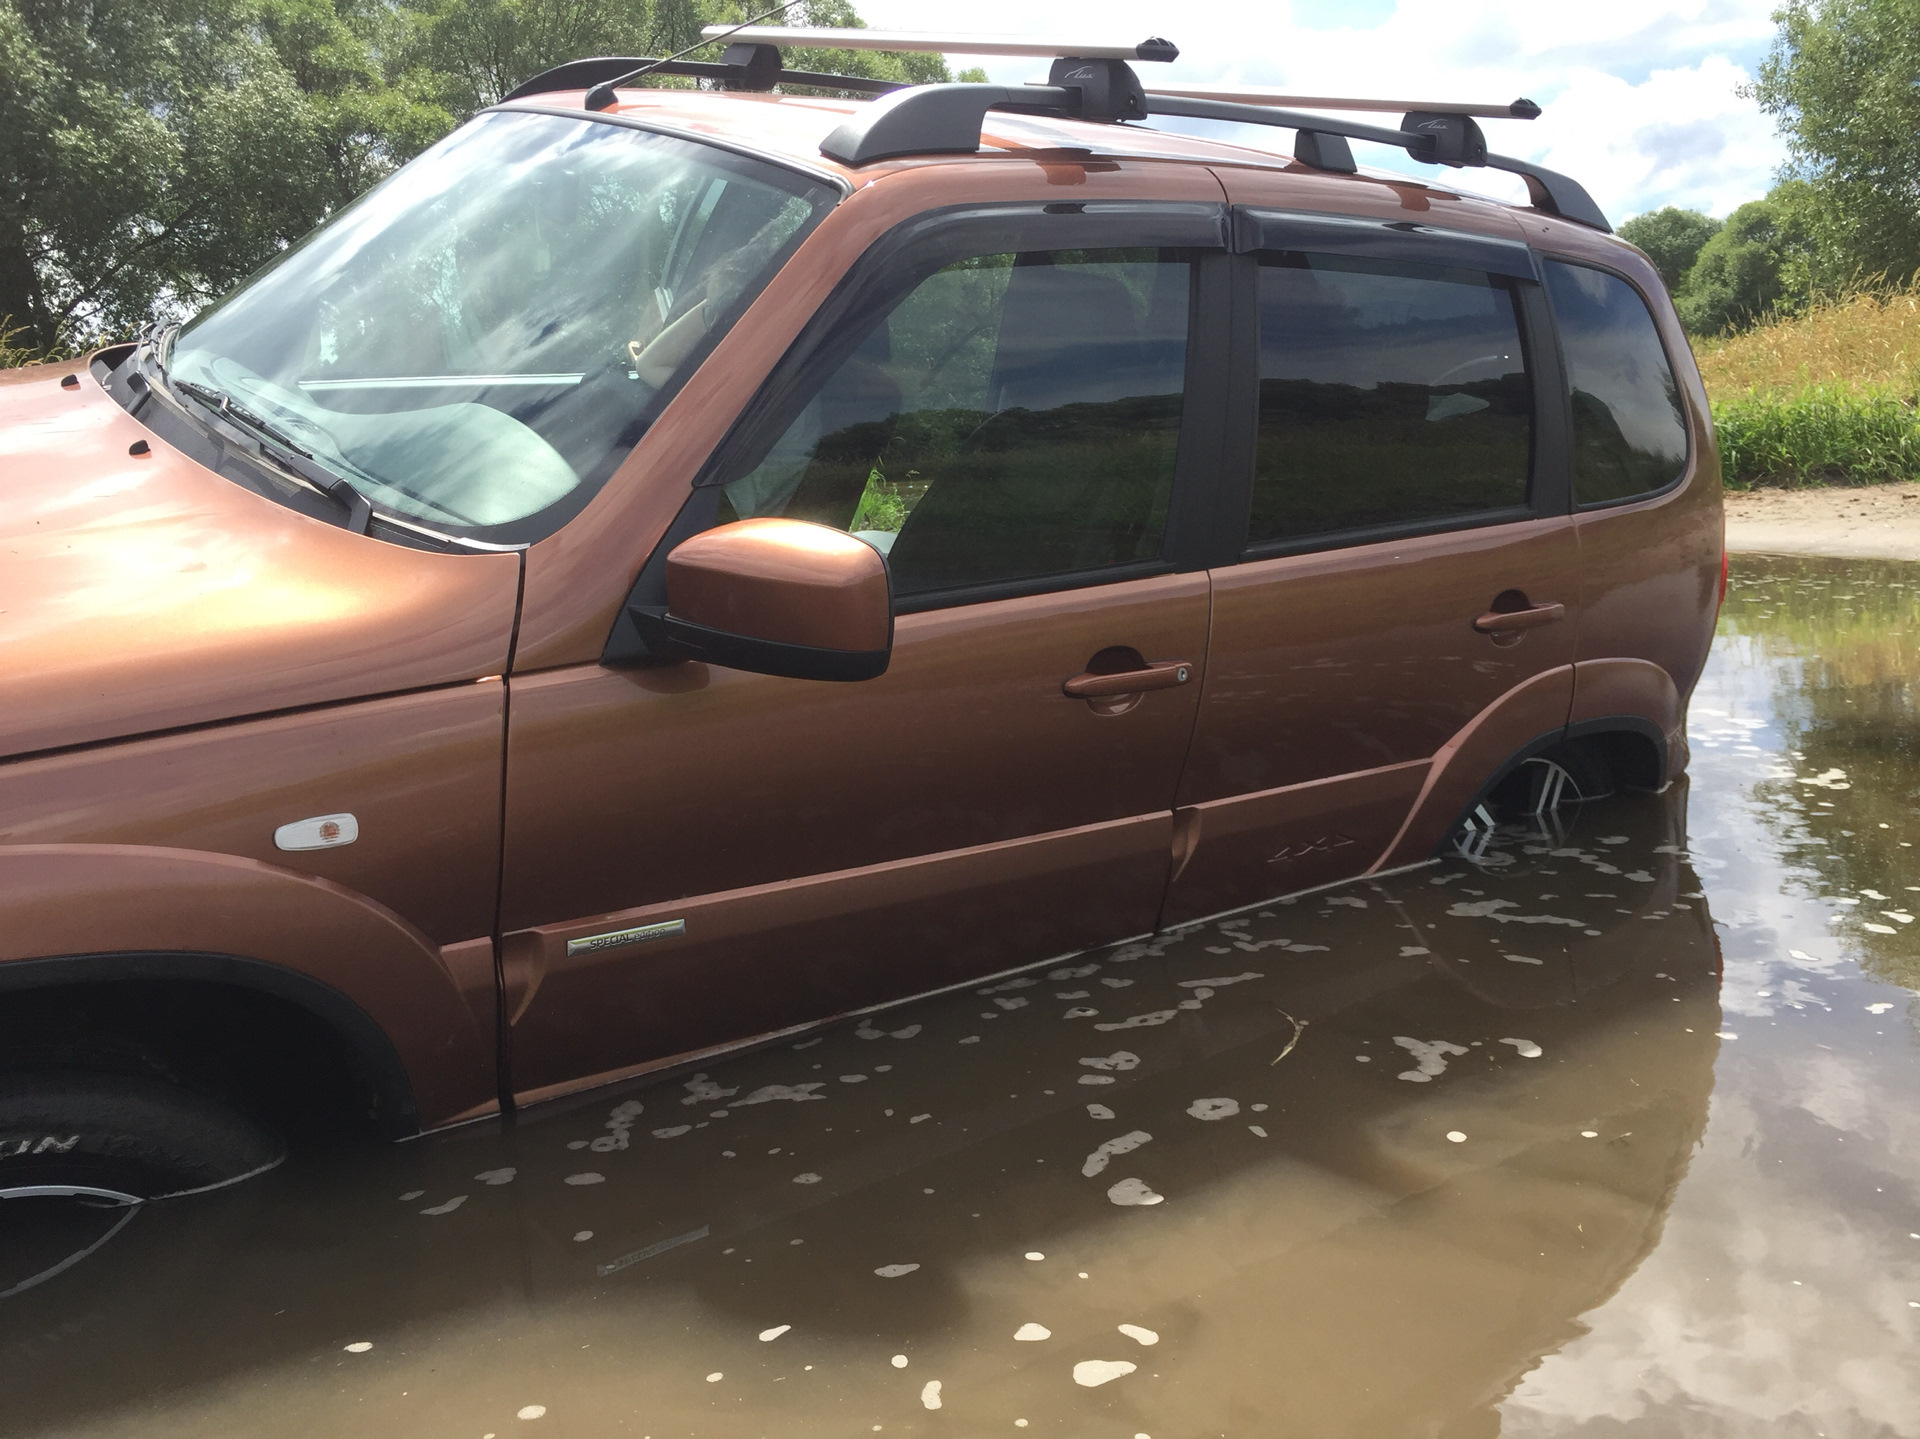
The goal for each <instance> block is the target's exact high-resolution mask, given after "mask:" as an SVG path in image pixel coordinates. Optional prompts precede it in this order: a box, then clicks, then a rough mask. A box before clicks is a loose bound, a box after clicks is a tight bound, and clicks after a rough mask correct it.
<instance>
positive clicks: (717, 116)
mask: <svg viewBox="0 0 1920 1439" xmlns="http://www.w3.org/2000/svg"><path fill="white" fill-rule="evenodd" d="M586 95H587V92H586V91H585V90H563V91H555V92H552V93H548V94H541V95H537V96H531V97H529V98H528V99H526V100H522V101H514V102H509V103H508V104H506V105H504V106H503V107H501V108H505V109H514V110H519V109H540V110H549V111H550V110H555V109H565V110H572V109H579V110H581V111H582V112H583V113H586V114H599V115H607V116H614V117H620V118H625V119H629V120H634V121H637V122H639V123H642V124H651V125H659V126H661V127H662V128H666V129H672V130H679V131H682V132H685V133H687V134H690V135H695V136H698V137H701V138H704V139H709V140H712V141H715V142H717V143H720V144H723V145H726V146H728V147H730V148H736V149H740V150H746V151H750V152H753V153H756V154H759V155H763V156H765V157H767V158H768V159H772V160H777V161H780V162H783V163H785V164H787V165H790V166H794V167H796V168H799V169H803V170H807V171H811V172H813V173H815V174H822V175H826V176H830V177H832V178H834V179H836V180H838V181H840V182H841V183H843V184H845V185H846V186H847V187H849V188H857V187H858V186H860V185H862V184H865V183H867V182H868V181H870V180H873V179H875V178H877V177H878V176H879V175H882V174H886V173H889V172H892V171H895V170H902V169H908V168H913V167H918V166H925V165H942V164H944V165H954V164H961V165H966V164H974V165H977V164H982V163H988V164H991V163H995V162H998V161H1001V160H1004V159H1007V158H1009V157H1018V156H1036V155H1044V156H1047V157H1048V158H1056V157H1057V158H1065V156H1062V155H1061V154H1060V152H1063V151H1065V152H1071V153H1072V154H1074V155H1075V156H1076V157H1077V156H1079V155H1085V156H1087V157H1089V158H1094V159H1107V160H1160V161H1171V162H1176V163H1178V162H1185V163H1189V164H1200V165H1231V166H1239V167H1250V168H1260V169H1272V170H1285V169H1298V168H1301V167H1300V166H1299V164H1298V162H1297V161H1295V160H1294V159H1293V158H1292V157H1291V156H1289V155H1283V154H1279V153H1276V152H1275V151H1271V150H1261V149H1256V148H1254V147H1252V146H1247V145H1236V144H1232V143H1230V142H1228V141H1224V140H1217V139H1212V138H1210V137H1206V136H1197V135H1183V134H1180V133H1177V132H1174V131H1170V130H1156V129H1151V128H1149V127H1147V126H1144V125H1140V124H1128V123H1113V124H1102V123H1094V122H1091V121H1084V120H1069V119H1061V118H1055V117H1051V116H1042V115H1022V114H1015V113H1011V112H1007V111H991V112H989V113H988V114H987V116H986V119H985V122H984V123H983V125H982V127H981V132H980V146H981V148H980V150H979V151H978V153H976V154H971V155H952V154H945V155H925V156H914V157H910V158H902V159H895V160H885V161H880V162H877V163H874V164H869V165H863V166H861V167H860V168H858V169H853V168H850V167H848V166H845V165H842V164H840V163H839V162H837V161H834V160H830V159H828V158H827V157H826V156H824V155H822V154H821V153H820V143H821V141H823V140H824V139H826V137H827V136H828V135H829V134H830V133H832V131H833V130H834V129H835V128H836V127H837V126H839V125H840V124H841V123H842V122H843V121H845V120H846V119H848V118H849V117H851V116H853V115H855V114H857V113H858V112H859V111H860V109H861V108H862V107H863V105H864V104H865V103H866V102H863V101H858V100H842V99H832V98H826V97H815V96H808V95H777V94H766V93H753V92H741V91H734V92H714V91H702V90H681V89H631V90H620V91H618V92H617V100H616V102H615V104H614V105H613V106H612V107H611V108H609V109H607V110H604V111H597V112H596V111H588V110H587V109H586ZM1311 173H1314V174H1321V173H1323V172H1320V171H1312V172H1311ZM1345 178H1350V179H1352V180H1355V181H1359V182H1363V183H1368V184H1377V183H1378V182H1380V181H1381V180H1386V181H1389V182H1390V183H1393V184H1395V185H1404V186H1408V187H1412V188H1416V189H1425V190H1429V191H1431V192H1433V193H1434V194H1436V195H1445V196H1448V197H1458V198H1462V199H1466V200H1469V201H1475V200H1477V201H1480V202H1482V203H1485V204H1487V205H1488V206H1490V207H1492V208H1495V209H1502V210H1510V209H1512V208H1514V207H1511V206H1507V205H1505V204H1503V203H1502V202H1500V201H1498V200H1494V199H1491V198H1489V197H1487V196H1484V195H1476V194H1473V193H1472V192H1469V191H1461V190H1457V189H1453V188H1451V187H1448V186H1440V185H1432V184H1429V183H1427V182H1426V181H1424V180H1422V179H1420V178H1419V177H1416V176H1409V175H1404V174H1400V173H1397V172H1393V171H1386V170H1374V169H1367V168H1363V169H1361V170H1360V171H1359V172H1358V173H1356V174H1354V175H1352V176H1349V177H1345Z"/></svg>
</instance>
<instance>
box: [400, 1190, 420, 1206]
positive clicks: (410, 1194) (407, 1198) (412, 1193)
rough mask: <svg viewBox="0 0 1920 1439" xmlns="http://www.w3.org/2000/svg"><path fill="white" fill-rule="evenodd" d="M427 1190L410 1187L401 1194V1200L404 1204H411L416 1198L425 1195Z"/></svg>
mask: <svg viewBox="0 0 1920 1439" xmlns="http://www.w3.org/2000/svg"><path fill="white" fill-rule="evenodd" d="M426 1192H427V1191H426V1190H424V1189H409V1190H408V1191H407V1192H406V1193H405V1194H403V1195H401V1196H400V1202H401V1203H402V1204H411V1203H413V1201H414V1200H416V1199H419V1198H421V1197H423V1196H424V1195H425V1194H426Z"/></svg>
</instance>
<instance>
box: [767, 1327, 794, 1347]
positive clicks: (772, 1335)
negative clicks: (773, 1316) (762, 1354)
mask: <svg viewBox="0 0 1920 1439" xmlns="http://www.w3.org/2000/svg"><path fill="white" fill-rule="evenodd" d="M791 1328H793V1326H792V1325H791V1324H776V1325H774V1326H773V1328H771V1329H762V1330H761V1331H760V1342H761V1343H762V1344H771V1343H772V1342H773V1341H774V1340H776V1339H778V1338H779V1337H780V1336H781V1335H782V1334H785V1333H786V1332H787V1331H788V1330H789V1329H791Z"/></svg>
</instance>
